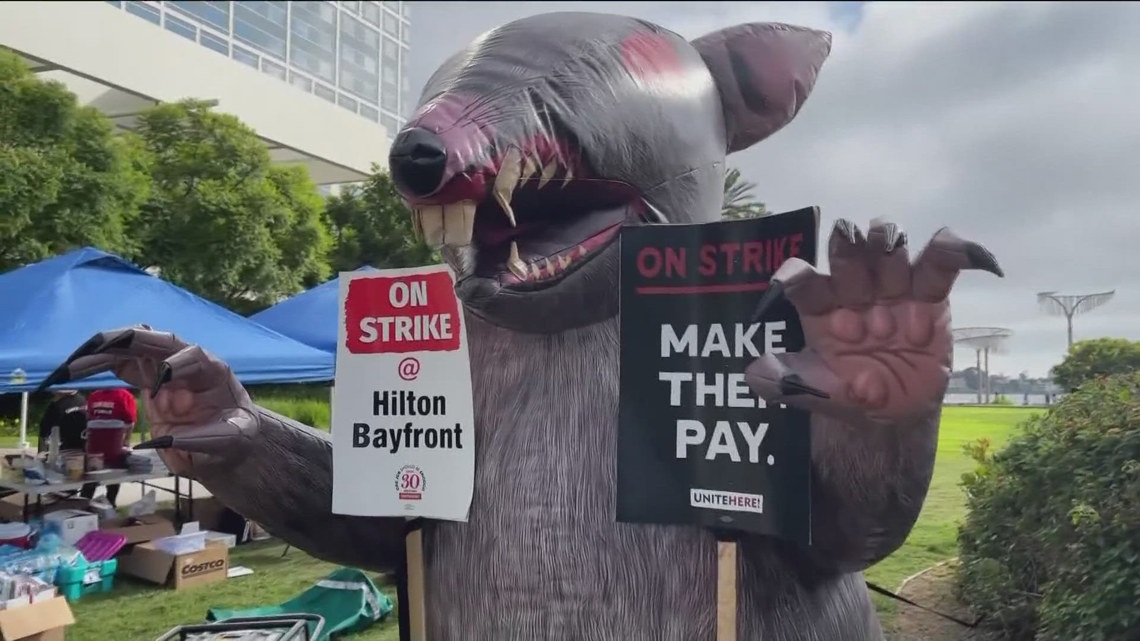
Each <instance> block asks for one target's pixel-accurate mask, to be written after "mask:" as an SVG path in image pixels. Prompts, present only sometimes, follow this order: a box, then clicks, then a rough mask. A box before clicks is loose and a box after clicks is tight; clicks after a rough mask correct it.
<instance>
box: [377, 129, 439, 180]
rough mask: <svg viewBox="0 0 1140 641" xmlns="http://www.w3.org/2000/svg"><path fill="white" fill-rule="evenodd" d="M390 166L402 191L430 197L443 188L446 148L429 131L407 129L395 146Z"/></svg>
mask: <svg viewBox="0 0 1140 641" xmlns="http://www.w3.org/2000/svg"><path fill="white" fill-rule="evenodd" d="M388 167H389V169H390V171H391V173H392V180H393V181H394V182H395V183H396V187H397V188H398V189H399V190H400V191H403V192H406V193H408V194H410V195H412V196H419V197H424V196H429V195H431V194H432V193H434V192H435V191H436V190H438V189H439V188H440V187H441V186H442V185H443V182H444V174H445V173H446V172H447V147H446V146H444V142H443V139H442V138H440V137H439V136H438V135H436V134H434V133H432V132H431V131H429V130H427V129H424V128H422V127H413V128H411V129H405V130H404V131H402V132H400V134H399V135H398V136H396V140H395V141H394V142H393V143H392V149H391V151H390V152H389V153H388Z"/></svg>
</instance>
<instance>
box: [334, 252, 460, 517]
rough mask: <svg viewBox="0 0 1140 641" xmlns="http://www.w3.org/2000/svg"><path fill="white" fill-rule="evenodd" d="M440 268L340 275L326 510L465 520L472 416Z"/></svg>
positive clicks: (454, 311) (453, 307) (450, 291)
mask: <svg viewBox="0 0 1140 641" xmlns="http://www.w3.org/2000/svg"><path fill="white" fill-rule="evenodd" d="M454 287H455V278H454V275H453V274H452V272H451V270H450V269H449V268H448V267H447V266H445V265H431V266H427V267H416V268H410V269H389V270H381V271H374V272H345V273H342V274H341V275H340V314H341V322H340V326H339V330H338V331H339V334H338V341H337V359H336V384H335V386H334V387H333V395H332V396H333V406H332V423H333V428H332V444H333V505H332V508H333V513H335V514H347V515H354V516H404V517H426V518H433V519H443V520H451V521H466V520H467V514H468V511H469V510H470V507H471V496H472V491H473V487H474V479H475V434H474V430H475V411H474V404H473V401H472V393H471V368H470V363H469V359H468V351H467V331H466V325H465V322H464V318H463V307H462V306H461V305H460V304H459V300H458V299H457V298H456V296H455V290H454Z"/></svg>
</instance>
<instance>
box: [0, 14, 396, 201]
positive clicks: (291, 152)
mask: <svg viewBox="0 0 1140 641" xmlns="http://www.w3.org/2000/svg"><path fill="white" fill-rule="evenodd" d="M407 13H408V10H407V8H406V6H405V3H404V2H344V1H342V2H320V1H308V2H273V1H268V0H253V1H251V0H245V1H236V2H209V1H191V2H121V1H110V2H67V1H63V2H58V1H57V2H52V1H33V2H0V47H3V48H6V49H10V50H12V51H14V52H16V53H17V54H19V55H20V56H22V57H23V58H24V59H25V60H26V61H27V62H28V64H29V65H30V66H31V67H32V68H33V70H35V71H36V73H37V74H39V75H41V77H44V78H45V79H54V80H59V81H61V82H63V83H64V84H66V85H67V86H68V88H69V89H71V90H72V91H73V92H75V93H76V95H77V96H78V97H79V99H80V101H81V102H82V103H84V104H90V105H93V106H95V107H97V108H98V109H99V110H100V111H103V112H104V113H106V114H107V115H108V116H109V117H110V118H111V119H112V120H113V121H114V122H115V123H116V125H118V126H119V127H120V128H123V129H131V128H132V126H133V123H134V118H135V117H136V116H137V114H138V113H139V112H140V111H142V110H144V109H146V108H147V107H149V106H152V105H154V104H157V103H160V102H171V101H176V100H181V99H184V98H196V99H201V100H209V101H212V102H214V103H215V105H216V106H215V109H216V110H217V111H220V112H224V113H230V114H233V115H235V116H237V117H238V118H240V119H241V120H242V121H244V122H245V123H246V124H247V125H249V126H250V127H252V128H253V129H254V130H255V131H256V132H257V133H258V135H259V136H260V137H261V138H262V140H263V141H264V142H265V144H266V146H267V148H268V149H269V152H270V156H271V157H272V158H273V159H274V161H275V162H280V163H301V164H305V165H306V166H308V167H309V171H310V174H311V175H312V177H313V179H314V181H315V182H317V183H318V184H321V185H336V184H343V183H351V182H357V181H360V180H363V179H364V178H365V177H366V176H367V175H368V173H370V171H371V167H372V165H373V164H374V163H375V164H378V165H380V166H384V165H385V164H386V160H387V155H388V144H389V142H390V140H391V138H392V137H393V136H394V135H395V132H396V131H397V130H398V129H399V127H400V125H401V124H402V114H403V113H404V104H405V102H411V101H413V100H414V98H412V97H411V96H409V95H408V88H407V79H406V78H407V74H406V72H405V70H406V69H407V62H406V60H407V55H408V15H407Z"/></svg>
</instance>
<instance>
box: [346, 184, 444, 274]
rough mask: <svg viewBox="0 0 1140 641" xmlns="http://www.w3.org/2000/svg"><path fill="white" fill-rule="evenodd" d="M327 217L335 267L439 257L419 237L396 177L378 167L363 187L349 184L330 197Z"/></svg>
mask: <svg viewBox="0 0 1140 641" xmlns="http://www.w3.org/2000/svg"><path fill="white" fill-rule="evenodd" d="M325 221H326V224H327V225H328V226H329V229H330V230H331V232H332V239H333V240H332V248H331V250H330V252H329V263H330V264H331V265H332V268H333V271H337V272H342V271H352V270H355V269H358V268H359V267H361V266H362V265H371V266H372V267H376V268H378V269H383V268H390V267H414V266H417V265H426V264H429V263H434V262H438V261H439V256H438V254H436V252H434V251H432V249H431V248H429V247H428V246H427V245H425V244H424V242H423V240H421V239H419V238H417V237H416V235H415V233H414V229H413V227H412V214H411V212H410V211H408V207H407V206H406V205H405V204H404V201H403V199H402V198H400V195H399V193H397V192H396V187H395V185H394V184H393V183H392V179H391V177H389V175H388V174H387V173H386V172H384V171H382V170H381V169H380V168H378V167H373V173H372V176H371V178H369V179H368V181H367V182H366V183H364V184H363V185H362V186H356V185H353V186H349V187H346V188H345V189H344V190H343V191H342V192H341V193H340V194H338V195H335V196H331V197H329V199H328V201H327V203H326V205H325Z"/></svg>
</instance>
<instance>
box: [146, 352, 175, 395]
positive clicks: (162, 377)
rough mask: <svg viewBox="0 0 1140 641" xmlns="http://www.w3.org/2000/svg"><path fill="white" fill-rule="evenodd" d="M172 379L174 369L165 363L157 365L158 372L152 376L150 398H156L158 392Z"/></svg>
mask: <svg viewBox="0 0 1140 641" xmlns="http://www.w3.org/2000/svg"><path fill="white" fill-rule="evenodd" d="M173 379H174V368H173V367H171V366H170V363H168V362H166V361H163V362H161V363H159V364H158V371H157V372H155V375H154V387H153V388H151V390H150V397H151V398H154V397H155V396H158V390H160V389H162V386H163V385H166V384H167V383H169V382H170V381H171V380H173Z"/></svg>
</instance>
